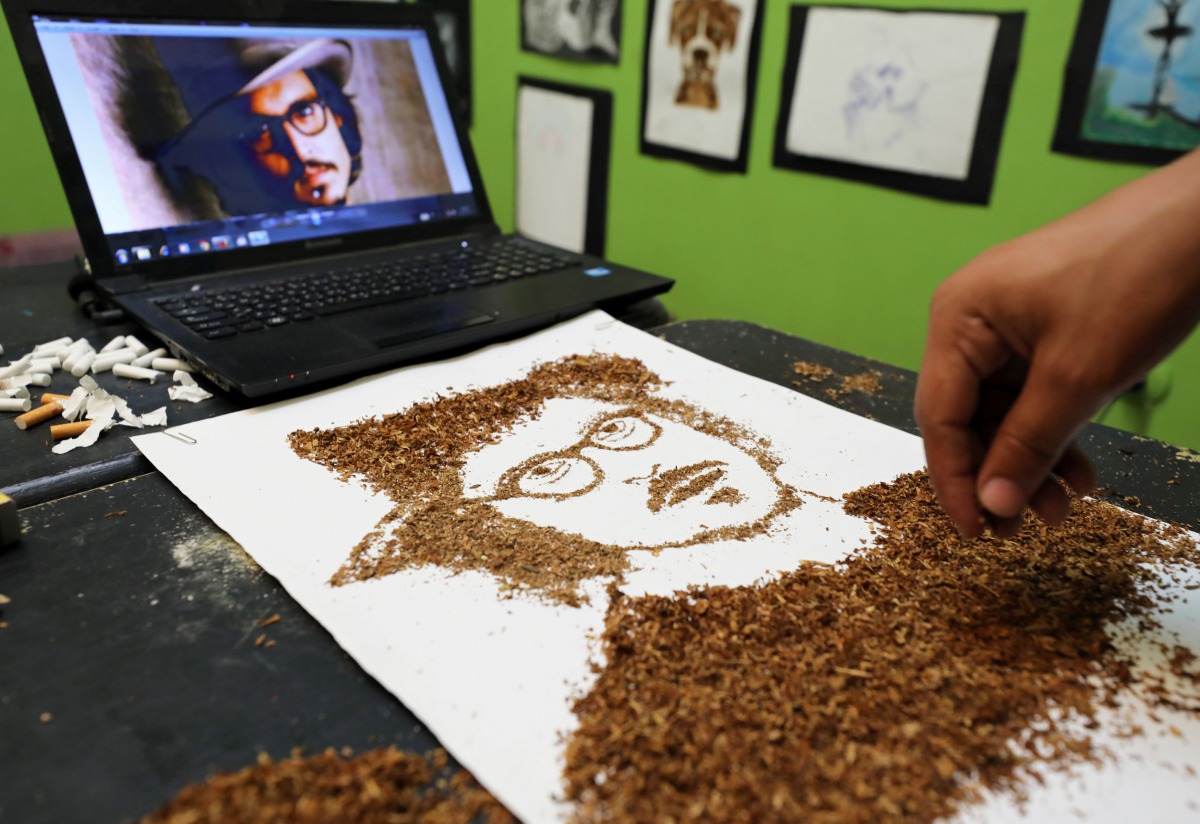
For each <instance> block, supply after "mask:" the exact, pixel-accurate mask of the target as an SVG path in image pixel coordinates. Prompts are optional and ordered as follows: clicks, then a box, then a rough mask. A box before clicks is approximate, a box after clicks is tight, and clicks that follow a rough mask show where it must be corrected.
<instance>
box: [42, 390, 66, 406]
mask: <svg viewBox="0 0 1200 824" xmlns="http://www.w3.org/2000/svg"><path fill="white" fill-rule="evenodd" d="M70 398H71V396H70V395H59V394H57V393H55V392H43V393H42V397H41V398H40V399H39V400H40V401H41V402H42V403H44V404H45V403H65V402H66V401H68V400H69V399H70Z"/></svg>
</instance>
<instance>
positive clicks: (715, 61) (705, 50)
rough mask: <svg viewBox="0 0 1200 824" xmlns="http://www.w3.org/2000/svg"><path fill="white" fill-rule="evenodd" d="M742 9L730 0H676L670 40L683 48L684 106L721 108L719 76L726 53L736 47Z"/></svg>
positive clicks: (680, 102) (679, 100)
mask: <svg viewBox="0 0 1200 824" xmlns="http://www.w3.org/2000/svg"><path fill="white" fill-rule="evenodd" d="M741 18H742V10H741V9H740V8H738V6H736V5H734V4H733V3H730V2H728V0H675V1H674V5H673V6H672V8H671V24H670V30H669V34H668V43H669V44H670V45H671V47H672V48H677V49H679V51H680V54H681V57H682V60H683V79H682V80H681V81H680V83H679V90H678V92H677V93H676V95H675V103H676V104H677V105H680V106H697V107H700V108H703V109H712V110H715V109H717V108H718V105H719V102H718V99H717V86H716V75H717V68H718V66H719V64H720V56H721V53H722V52H729V51H732V50H733V46H734V43H735V42H736V40H737V35H738V25H739V23H740V22H741Z"/></svg>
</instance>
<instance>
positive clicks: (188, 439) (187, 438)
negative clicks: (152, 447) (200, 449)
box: [163, 429, 199, 446]
mask: <svg viewBox="0 0 1200 824" xmlns="http://www.w3.org/2000/svg"><path fill="white" fill-rule="evenodd" d="M163 434H164V435H166V436H167V437H168V438H174V439H175V440H177V441H179V442H180V443H185V444H187V445H188V446H195V445H196V444H198V443H199V441H197V440H196V439H195V438H193V437H192V436H191V435H185V434H184V433H183V432H172V431H171V430H170V429H164V430H163Z"/></svg>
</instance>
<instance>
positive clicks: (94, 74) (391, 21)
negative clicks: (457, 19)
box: [0, 0, 671, 397]
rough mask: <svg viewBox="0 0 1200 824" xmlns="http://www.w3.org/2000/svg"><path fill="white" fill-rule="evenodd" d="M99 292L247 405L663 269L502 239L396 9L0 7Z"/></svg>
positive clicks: (258, 4)
mask: <svg viewBox="0 0 1200 824" xmlns="http://www.w3.org/2000/svg"><path fill="white" fill-rule="evenodd" d="M0 2H2V3H3V6H4V9H5V12H6V15H7V17H8V21H9V27H10V29H11V31H12V35H13V39H14V41H15V43H16V46H17V51H18V54H19V55H20V59H21V62H22V64H23V65H24V67H25V71H26V75H27V77H28V79H29V84H30V88H31V90H32V92H33V98H34V101H35V103H36V104H37V107H38V110H39V112H40V114H41V117H42V122H43V124H44V125H45V129H46V134H47V136H48V138H49V142H50V147H51V150H52V152H53V154H54V158H55V161H56V163H57V165H58V168H59V171H60V174H61V176H62V179H63V183H64V186H65V189H66V192H67V198H68V201H69V202H70V206H71V209H72V213H73V215H74V217H75V221H76V224H77V227H78V229H79V233H80V237H81V239H82V241H83V248H84V252H85V255H86V261H87V265H88V267H89V269H90V271H91V274H92V275H93V276H94V278H95V280H96V283H97V284H98V286H99V288H100V290H101V291H102V292H103V293H104V294H105V295H106V296H108V297H109V298H110V299H111V300H112V301H113V302H115V303H116V304H117V305H119V306H120V307H121V308H123V309H124V310H125V311H126V312H127V313H128V314H129V315H131V316H132V317H134V318H136V319H137V320H138V321H139V322H140V323H142V324H143V325H144V326H145V327H146V328H147V329H149V330H150V331H151V332H153V333H154V334H155V335H157V336H158V337H159V338H161V339H162V340H163V341H164V342H165V343H166V344H167V345H168V346H169V348H170V349H171V351H172V352H173V353H174V354H176V355H178V356H181V357H185V358H188V359H189V360H192V361H193V362H195V363H196V364H198V365H199V366H200V367H201V369H202V370H203V372H204V373H205V374H206V375H207V376H208V377H209V378H210V379H212V380H213V381H214V382H215V383H217V384H218V385H219V386H221V387H223V388H225V389H227V390H231V391H234V392H238V393H241V394H243V395H246V396H248V397H262V396H267V395H271V394H275V393H280V392H286V391H289V390H293V389H295V388H297V387H302V386H306V385H311V384H317V383H323V382H328V381H331V380H335V379H339V378H345V377H349V376H351V375H355V374H360V373H363V372H367V371H372V370H377V369H379V368H382V367H386V366H391V365H395V364H399V363H402V362H409V361H413V360H417V359H422V358H428V357H431V356H435V355H438V354H443V353H447V352H452V351H462V350H465V349H468V348H470V347H472V346H478V345H480V344H483V343H487V342H491V341H496V340H502V339H505V338H509V337H513V336H515V335H518V334H521V333H523V332H526V331H529V330H532V329H535V328H537V327H539V326H545V325H547V324H550V323H553V322H555V321H558V320H562V319H565V318H568V317H571V316H573V315H576V314H579V313H581V312H584V311H586V310H588V309H591V308H595V307H599V308H605V309H610V310H611V309H618V308H620V307H622V306H624V305H627V304H631V303H634V302H636V301H639V300H642V299H645V298H647V297H650V296H653V295H655V294H659V293H661V292H664V291H666V290H667V289H668V288H670V286H671V281H670V280H668V279H666V278H661V277H657V276H654V275H650V274H647V273H644V272H639V271H636V270H632V269H628V268H625V267H622V266H618V265H615V264H612V263H609V262H607V261H604V260H600V259H597V258H594V257H590V256H588V255H584V254H575V253H572V252H567V251H564V250H560V249H556V248H553V247H549V246H546V245H543V244H540V243H536V242H534V241H531V240H528V239H525V238H521V237H517V236H513V235H501V233H500V231H499V229H498V228H497V226H496V224H495V222H494V220H493V218H492V214H491V210H490V207H489V205H488V198H487V195H486V193H485V191H484V186H483V179H482V177H481V176H480V173H479V168H478V166H477V165H476V161H475V157H474V154H473V152H472V150H471V146H470V142H469V140H468V137H467V133H466V130H465V128H464V126H463V124H462V123H461V122H459V120H458V119H457V117H456V115H455V110H456V107H455V106H454V105H453V101H451V100H449V99H448V95H449V94H451V93H452V92H450V91H449V90H451V89H452V88H453V86H452V84H451V83H450V82H449V78H448V75H447V72H446V67H445V63H444V61H443V59H442V56H441V46H440V44H439V42H438V40H437V35H436V29H435V28H434V26H433V24H432V22H431V19H430V17H429V16H428V14H427V13H426V12H424V11H422V10H421V9H420V8H419V7H415V6H410V5H408V4H404V3H347V2H323V3H305V2H293V1H292V0H288V2H282V1H281V0H266V1H265V2H263V1H262V0H239V1H238V2H219V3H214V2H209V3H205V4H196V3H191V2H170V3H167V2H157V1H156V0H151V2H145V1H144V0H133V2H129V1H128V0H116V1H115V2H114V0H41V1H39V0H0Z"/></svg>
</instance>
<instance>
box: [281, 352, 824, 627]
mask: <svg viewBox="0 0 1200 824" xmlns="http://www.w3.org/2000/svg"><path fill="white" fill-rule="evenodd" d="M661 385H662V384H661V381H660V380H659V378H658V377H657V376H656V375H654V374H653V373H650V372H648V371H647V370H646V369H645V368H644V367H643V366H641V364H640V363H639V362H637V361H633V360H629V359H622V358H618V357H615V356H600V355H592V356H586V357H585V356H578V357H574V358H567V359H564V360H560V361H556V362H554V363H549V364H544V365H541V366H538V367H536V368H535V369H534V370H533V371H532V372H530V373H529V374H528V375H527V376H526V377H525V378H524V379H522V380H518V381H514V382H511V383H506V384H502V385H500V386H498V387H492V388H488V389H479V390H473V391H469V392H466V393H463V394H456V395H449V396H446V397H442V398H438V399H437V400H435V401H431V402H426V403H421V404H417V405H415V406H413V407H412V408H410V409H409V410H407V411H405V412H402V413H397V414H394V415H387V416H383V417H382V418H374V419H368V420H364V421H361V422H359V423H356V424H353V425H350V426H346V427H340V428H336V429H329V430H322V429H316V430H307V431H298V432H294V433H292V435H291V437H290V442H291V445H292V448H293V449H294V450H295V451H296V452H297V453H298V454H299V455H301V456H302V457H304V458H307V459H308V460H312V461H315V462H317V463H319V464H322V465H324V466H326V467H328V468H329V469H331V470H333V471H336V472H337V473H338V474H339V475H340V476H341V477H342V479H343V480H349V479H351V478H352V477H354V478H358V479H361V480H362V481H365V483H366V484H367V485H368V486H369V487H371V488H373V489H375V490H376V491H379V492H382V493H384V494H386V495H388V496H389V498H390V499H391V500H392V501H393V502H394V503H395V506H394V507H393V509H392V510H391V511H390V512H389V513H388V514H387V515H386V516H385V517H384V518H383V519H382V520H381V521H380V522H379V523H378V524H377V525H376V527H375V529H374V530H373V531H372V532H371V533H370V534H368V535H367V536H365V537H364V538H363V540H362V541H361V542H360V543H359V544H358V546H357V547H355V548H354V550H353V552H352V553H351V556H350V558H349V559H348V560H347V561H346V563H345V564H343V565H342V567H341V568H340V569H339V570H338V571H337V573H336V574H335V575H334V576H333V578H332V580H331V583H332V584H333V585H335V586H342V585H346V584H350V583H353V582H355V581H361V580H367V579H370V578H375V577H378V576H383V575H389V574H391V573H394V572H397V571H399V570H402V569H408V568H413V567H419V566H425V565H430V564H432V565H436V566H441V567H444V568H447V569H450V570H456V571H462V570H467V569H474V570H480V571H486V572H488V573H490V574H492V575H494V576H495V577H497V578H498V579H500V580H501V581H502V586H503V587H504V588H506V589H508V590H510V591H515V590H532V591H535V592H536V593H537V594H539V595H541V596H543V597H546V598H548V599H550V600H553V601H558V602H562V603H568V604H578V603H579V602H580V596H579V592H578V588H579V585H580V584H581V583H582V582H583V581H586V580H588V579H591V578H596V577H605V576H607V577H610V578H612V579H613V580H617V581H619V580H621V579H622V576H623V574H624V573H625V572H626V571H627V570H629V569H630V564H629V560H628V552H629V551H631V550H649V551H652V552H660V551H663V550H667V549H670V548H676V547H685V546H695V545H697V544H705V543H713V542H716V541H725V540H734V539H746V538H750V537H754V536H756V535H760V534H763V533H766V532H769V531H770V530H771V528H772V526H773V525H774V524H775V523H776V522H777V521H778V520H779V519H780V518H781V516H783V515H785V514H787V513H788V512H791V511H792V510H794V509H796V508H798V507H799V506H800V504H801V498H800V494H799V493H798V492H797V491H796V490H795V489H793V488H792V487H791V486H789V485H788V484H786V483H783V482H782V481H780V480H779V478H778V476H777V475H776V470H777V469H778V467H779V465H780V461H779V460H778V459H777V458H775V457H774V456H773V455H772V454H771V452H770V445H769V444H767V443H765V442H763V441H762V440H761V439H759V438H756V437H755V436H754V434H753V433H752V432H751V431H750V430H749V429H747V428H745V427H744V426H742V425H740V424H738V423H736V422H734V421H731V420H728V419H725V418H723V417H719V416H716V415H713V414H710V413H707V412H705V411H704V410H701V409H699V408H697V407H695V406H692V405H691V404H688V403H686V402H684V401H680V400H677V399H672V400H668V399H665V398H663V397H660V396H659V395H657V394H656V391H655V390H656V389H658V388H660V387H661Z"/></svg>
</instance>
